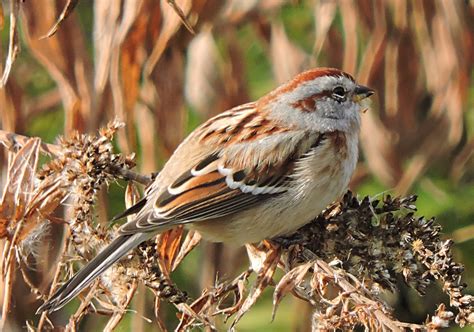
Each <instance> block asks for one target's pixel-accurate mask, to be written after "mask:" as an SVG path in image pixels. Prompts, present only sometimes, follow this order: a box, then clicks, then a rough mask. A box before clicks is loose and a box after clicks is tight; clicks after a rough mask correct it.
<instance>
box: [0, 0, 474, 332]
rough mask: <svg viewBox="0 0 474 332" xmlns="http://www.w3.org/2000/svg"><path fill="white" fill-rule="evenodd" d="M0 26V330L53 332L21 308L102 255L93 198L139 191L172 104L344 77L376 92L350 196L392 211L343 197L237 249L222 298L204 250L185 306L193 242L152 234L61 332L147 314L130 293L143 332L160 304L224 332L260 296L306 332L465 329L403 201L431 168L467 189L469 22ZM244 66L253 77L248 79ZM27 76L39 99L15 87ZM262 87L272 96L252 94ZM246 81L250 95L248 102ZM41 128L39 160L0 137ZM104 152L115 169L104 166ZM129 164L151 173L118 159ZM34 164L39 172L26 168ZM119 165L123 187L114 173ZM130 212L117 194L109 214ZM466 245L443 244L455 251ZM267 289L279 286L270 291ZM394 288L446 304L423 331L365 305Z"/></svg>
mask: <svg viewBox="0 0 474 332" xmlns="http://www.w3.org/2000/svg"><path fill="white" fill-rule="evenodd" d="M3 6H4V7H3ZM87 6H90V5H89V4H87ZM92 12H93V16H92ZM288 13H291V14H292V15H293V17H292V18H290V15H289V14H288ZM88 15H89V16H88ZM298 15H300V16H301V18H300V17H298ZM0 16H1V17H5V18H6V17H9V20H8V21H9V39H8V40H9V44H8V45H7V46H8V48H7V50H6V51H5V52H4V53H2V56H3V58H4V59H5V61H4V65H0V69H1V73H2V75H1V81H0V86H1V88H0V108H1V112H0V121H1V128H2V129H3V130H4V131H2V132H0V140H1V142H2V143H3V145H4V146H5V147H6V148H5V154H4V155H3V156H1V157H0V158H1V160H2V162H3V164H4V169H3V171H4V173H3V180H2V187H3V196H2V199H1V205H0V238H1V239H2V240H3V250H2V262H1V266H0V272H1V277H2V287H1V288H2V294H1V296H2V299H3V300H2V324H3V327H4V328H7V327H8V328H16V327H20V326H24V325H25V322H27V326H28V327H29V328H30V329H38V330H42V329H50V328H53V327H58V323H57V318H58V317H56V316H51V317H48V316H47V315H45V314H43V315H42V316H41V317H40V318H39V319H38V318H37V317H35V316H34V314H33V312H34V310H33V309H34V308H36V307H37V305H38V304H39V303H40V301H35V299H34V298H35V297H36V298H37V299H40V300H44V299H45V298H47V297H48V294H49V293H50V290H53V289H54V288H56V287H57V286H58V285H59V284H60V283H61V282H62V281H64V280H65V279H67V278H68V277H69V276H71V275H72V273H74V272H75V271H77V269H78V268H79V266H80V265H81V264H82V262H84V261H87V260H88V259H90V258H91V257H92V256H93V255H94V254H95V253H96V251H97V250H100V248H102V246H104V245H105V244H106V243H107V242H108V241H110V239H111V238H113V236H114V229H115V227H116V226H110V225H108V224H107V223H106V220H107V219H108V218H109V217H110V216H109V215H108V214H109V211H108V209H107V204H106V199H105V197H106V195H105V194H104V187H106V186H107V185H109V184H110V183H112V182H115V181H116V180H117V179H127V180H133V181H134V182H135V183H136V182H138V183H142V184H146V183H147V182H148V181H149V180H150V179H151V177H149V176H142V175H139V173H142V174H149V173H151V172H153V171H156V170H157V169H159V167H158V165H159V164H160V163H161V161H162V160H164V159H166V157H167V156H169V154H170V153H171V152H172V151H173V149H174V148H175V147H176V145H177V144H178V143H179V142H180V140H181V139H182V138H183V136H184V133H185V130H187V128H186V124H187V123H188V113H187V111H186V108H185V103H186V104H187V105H189V106H190V107H192V108H193V109H194V110H195V111H196V112H197V113H198V114H199V115H200V116H201V117H202V118H206V117H208V116H211V115H213V114H214V113H217V112H219V111H221V110H223V109H225V108H228V107H231V106H233V105H236V104H239V103H243V102H246V101H248V100H249V98H250V97H249V96H250V95H255V94H260V93H263V92H264V91H265V90H267V88H270V87H271V86H274V85H275V84H277V83H280V82H282V81H284V80H286V79H288V78H290V77H292V76H293V75H294V74H295V73H297V72H299V71H301V70H303V69H305V68H308V67H310V66H318V65H326V66H335V67H340V68H343V69H344V70H346V71H348V72H351V73H353V74H354V75H355V76H356V77H358V80H359V81H361V82H363V83H366V84H367V85H369V86H371V87H374V88H375V89H376V90H377V99H376V101H375V102H374V105H373V107H372V110H371V111H369V112H367V113H366V114H364V116H363V128H362V136H361V140H362V142H361V145H362V149H363V154H364V162H363V163H361V164H360V165H359V167H358V171H357V174H356V177H355V179H354V181H353V184H352V188H356V187H357V185H358V184H360V183H362V182H363V181H364V180H365V179H366V178H368V177H369V176H372V175H373V176H375V177H377V179H378V180H379V181H380V182H381V183H383V184H384V185H385V186H387V187H390V188H395V190H394V192H395V193H396V194H397V195H402V196H400V197H399V198H393V197H390V196H389V195H384V196H383V197H381V198H380V199H372V198H364V199H362V200H359V199H357V198H356V197H354V196H353V195H352V194H350V193H348V194H347V195H346V196H345V197H344V199H343V200H342V201H341V202H340V203H338V204H336V205H334V206H332V207H330V208H328V210H327V211H326V212H325V213H323V214H322V215H320V216H318V217H317V218H316V219H315V221H314V222H313V223H311V224H309V225H307V226H305V227H304V228H303V229H301V230H300V231H298V232H297V233H296V234H294V235H292V236H290V237H288V238H284V239H283V238H282V239H277V240H275V241H272V242H266V243H263V244H260V245H258V246H248V247H247V251H248V255H249V257H250V258H251V265H250V267H249V269H248V270H246V271H244V272H240V274H239V272H238V271H235V270H234V271H230V272H233V274H234V275H237V277H235V278H234V279H232V280H224V279H218V280H215V270H217V268H218V267H219V266H221V265H229V264H223V263H222V260H224V258H223V257H227V261H233V260H234V258H235V257H239V256H240V255H241V252H239V251H235V250H232V249H228V248H224V250H221V251H222V252H225V253H226V255H224V254H222V255H220V258H219V256H218V255H216V252H218V251H219V249H216V247H213V246H209V245H207V247H206V248H207V249H206V250H207V253H208V254H209V255H208V256H210V257H217V258H216V259H214V260H210V261H209V262H208V265H206V266H207V267H209V266H210V267H211V268H204V269H203V270H202V271H201V274H202V275H201V278H202V279H203V280H208V281H209V280H211V281H212V285H209V282H207V283H204V285H202V286H203V287H202V289H203V290H202V294H200V295H198V296H194V297H191V296H189V295H187V294H186V293H185V292H184V291H185V289H183V290H181V289H180V288H179V287H177V286H176V284H175V283H174V282H173V280H172V275H171V273H172V272H173V271H174V270H176V268H177V267H178V266H179V265H180V263H181V262H182V260H183V258H184V257H185V256H186V255H187V254H188V253H189V252H190V251H191V250H192V249H193V248H194V247H195V246H196V245H197V244H198V243H199V241H200V237H199V235H198V234H197V233H192V232H191V233H187V232H185V231H184V230H183V229H176V230H173V231H170V232H168V233H165V234H163V235H161V236H159V237H157V238H156V240H155V241H152V242H150V243H146V244H144V245H142V246H141V247H140V248H138V249H137V250H136V251H135V252H134V255H130V257H128V258H127V259H124V260H122V261H121V262H120V264H117V265H116V266H114V267H113V268H112V269H110V270H109V271H108V272H107V273H106V274H105V275H104V276H103V277H102V278H101V279H100V280H99V281H98V282H96V283H95V284H94V285H93V286H92V287H91V288H90V290H89V291H88V292H86V293H85V294H83V296H82V297H81V304H80V305H79V307H78V308H77V309H76V311H75V312H73V313H72V314H71V315H70V317H69V318H68V322H67V328H68V329H70V330H75V329H77V328H78V327H79V324H80V323H81V322H83V321H86V323H87V322H90V319H85V318H90V317H91V316H94V315H93V314H94V313H98V314H100V315H107V316H109V318H108V320H107V323H106V324H107V325H106V329H107V330H111V329H113V328H114V327H116V326H117V325H118V324H119V323H120V321H121V320H122V318H123V317H124V315H125V314H126V313H127V312H128V309H127V308H128V307H129V306H130V302H131V300H132V298H135V299H136V302H137V303H148V302H149V301H148V300H147V299H146V298H145V296H144V295H143V294H144V292H137V289H139V288H140V287H141V286H140V285H142V284H143V285H145V286H146V287H147V288H148V289H150V290H151V291H152V292H153V294H154V295H155V300H154V314H155V317H156V319H154V321H155V322H156V323H157V324H159V326H160V327H161V328H162V329H166V327H167V326H168V324H169V320H170V319H169V318H168V320H167V321H165V320H164V318H163V317H164V316H163V315H162V314H160V312H163V310H162V306H161V304H162V302H163V301H165V302H168V303H171V304H172V305H173V306H175V307H176V310H177V311H178V312H179V314H178V318H177V319H171V321H173V322H174V326H173V327H176V328H177V329H178V330H186V329H189V328H191V327H195V326H201V327H202V326H207V327H209V328H211V329H221V328H222V327H223V325H222V321H221V320H219V319H218V317H224V320H230V322H229V323H228V325H226V326H227V327H229V326H232V327H233V326H235V324H237V323H238V322H239V320H240V319H241V318H242V317H243V315H245V314H246V313H248V312H249V310H251V308H252V306H253V305H254V304H255V302H256V301H257V299H258V298H259V297H260V296H261V295H262V293H263V291H264V290H265V289H266V288H273V287H274V289H273V292H274V297H273V304H274V308H275V309H274V311H275V312H274V313H276V314H278V315H282V314H283V313H282V312H277V311H276V309H277V307H278V305H279V304H280V301H281V299H282V297H284V296H285V295H287V294H289V293H291V294H293V295H294V296H296V297H299V298H301V299H303V300H305V301H306V302H308V303H309V305H310V306H311V313H312V314H311V315H312V319H309V317H308V319H307V320H308V321H311V322H312V328H313V329H314V330H323V331H324V330H331V329H342V330H346V329H349V328H352V327H354V326H355V325H365V326H366V327H368V328H370V329H373V330H380V329H387V330H394V331H396V330H404V329H414V330H437V329H441V328H443V327H445V326H448V325H449V324H453V323H455V324H458V325H460V326H464V325H466V324H468V323H472V322H473V320H474V314H473V298H472V296H470V295H466V294H465V293H464V290H465V287H466V286H465V285H464V284H463V283H462V281H461V273H462V270H463V269H462V267H461V266H460V265H459V264H457V263H455V262H454V261H453V257H452V252H451V248H452V245H453V242H452V241H450V240H447V239H443V238H442V237H441V236H440V226H439V225H438V223H437V222H436V221H435V220H432V219H425V218H423V217H419V216H416V214H415V203H416V202H415V200H416V199H415V197H414V196H405V195H406V193H407V192H409V191H410V189H411V188H412V187H413V185H414V183H415V182H416V181H419V180H420V179H422V178H423V175H424V174H425V172H426V171H427V170H429V169H430V168H436V167H437V168H441V169H443V170H444V172H445V174H447V177H449V180H450V181H452V182H453V183H459V182H462V180H463V179H470V178H471V177H472V175H473V172H472V169H473V168H472V166H473V165H474V162H473V158H472V155H473V151H474V135H473V133H472V129H471V131H469V130H470V129H469V127H468V125H467V119H468V116H467V114H466V113H467V112H466V110H467V109H468V107H469V106H468V105H469V100H468V98H469V93H470V91H471V90H472V80H473V78H472V72H473V66H474V60H473V59H474V46H473V45H474V34H473V31H474V6H473V5H472V3H469V2H463V1H414V2H410V1H407V2H404V1H371V0H361V1H358V2H351V1H339V2H338V1H314V2H313V1H290V2H288V3H287V2H285V1H278V0H277V1H275V0H263V1H240V0H236V1H231V0H229V1H221V0H198V1H184V0H183V1H171V0H162V1H155V0H143V1H139V2H137V1H136V0H125V1H107V0H103V1H102V0H101V1H95V2H94V4H93V7H92V9H91V8H90V7H88V8H85V7H84V6H82V4H81V3H80V2H79V1H77V0H63V1H57V2H56V3H55V2H53V1H20V0H10V1H6V2H3V4H2V5H0ZM295 22H296V23H295ZM305 22H306V23H307V22H309V24H308V25H305V24H306V23H305ZM20 26H21V28H22V33H23V36H24V40H23V42H24V45H25V47H24V49H23V50H22V52H25V54H28V55H29V56H30V57H31V58H32V59H34V61H32V60H24V59H23V60H22V61H19V59H18V54H19V50H20V47H19V46H20V40H19V38H20V36H19V33H18V31H19V27H20ZM0 27H1V28H3V29H4V28H5V27H4V22H3V21H2V22H1V23H0ZM308 29H309V30H310V31H308ZM90 49H92V50H93V52H89V51H88V50H90ZM3 51H4V50H3V49H2V52H3ZM255 53H257V54H255ZM92 54H93V55H92ZM185 59H186V61H185ZM266 59H269V60H266ZM15 60H16V62H15ZM35 61H36V62H35ZM247 61H254V62H256V61H260V62H262V63H263V66H264V70H258V68H257V69H256V67H253V66H254V65H252V64H249V63H247ZM39 68H41V70H42V71H44V74H43V75H44V76H47V77H48V79H49V80H51V83H50V84H51V85H52V86H53V85H54V86H56V87H57V88H50V89H44V88H39V89H38V88H37V86H35V85H34V84H32V83H31V81H34V80H35V78H33V79H32V78H31V77H32V73H34V72H37V71H39V70H40V69H39ZM245 72H247V75H245V74H244V73H245ZM263 72H266V74H263ZM270 72H272V73H273V78H274V81H275V83H270V81H271V79H270V77H268V76H267V77H265V78H262V77H261V76H262V75H269V73H270ZM255 73H257V74H255ZM258 75H260V76H258ZM39 78H40V79H41V76H40V77H39ZM36 79H38V76H36ZM43 80H44V79H43ZM252 80H255V81H256V82H258V84H260V85H263V86H264V87H265V89H263V88H260V90H261V91H260V90H258V91H257V92H256V91H254V90H255V86H254V87H252ZM32 86H33V88H32ZM35 89H36V90H38V91H36V90H35ZM252 89H253V90H252ZM31 90H35V91H36V92H34V93H32V92H31ZM471 95H472V91H471ZM471 104H472V101H471ZM471 106H472V105H471ZM58 109H60V111H58ZM51 112H54V114H56V115H57V114H58V113H59V112H61V113H63V114H64V128H63V132H64V133H65V135H64V137H63V138H61V139H60V140H58V141H57V143H56V144H54V145H48V144H45V143H43V142H42V141H41V140H40V139H37V138H31V139H29V138H26V137H24V136H20V135H16V134H12V133H23V132H25V131H26V130H27V129H28V128H27V124H30V123H32V122H33V121H34V120H37V119H39V118H41V117H42V116H44V115H47V114H48V113H51ZM114 118H118V119H120V121H123V123H124V124H125V126H124V128H123V129H121V130H118V129H119V127H122V125H123V123H122V122H111V123H110V124H109V125H108V126H107V127H105V128H104V129H101V130H100V131H99V133H98V134H96V131H97V129H98V128H99V127H100V126H101V125H103V124H104V123H106V122H107V121H110V120H111V119H114ZM86 133H92V134H86ZM115 134H116V135H117V142H116V145H117V147H118V148H119V150H120V151H121V152H122V154H118V153H115V152H114V149H113V148H112V147H113V145H112V137H113V136H114V135H115ZM136 151H150V153H140V154H138V157H135V156H134V155H133V152H136ZM152 152H153V153H152ZM41 153H45V154H47V155H49V158H50V159H49V161H46V162H39V160H43V159H40V154H41ZM158 160H159V162H158ZM446 160H449V161H450V162H449V163H445V162H440V161H446ZM135 163H136V164H137V165H138V166H139V167H140V170H139V171H136V172H135V171H134V172H131V171H130V169H131V168H132V167H134V166H135ZM40 164H41V167H40ZM138 197H139V194H138V191H137V188H136V187H135V184H133V182H130V183H129V185H128V186H127V190H126V193H125V201H126V204H127V205H131V204H132V203H133V202H134V201H136V200H137V199H138ZM397 197H398V196H397ZM403 197H404V198H403ZM61 229H64V230H63V231H61ZM470 229H471V228H469V226H467V227H466V229H465V230H463V229H458V230H457V232H458V233H457V234H464V235H463V236H462V238H463V241H466V240H469V239H471V240H472V238H474V236H473V235H472V234H473V232H472V231H470ZM466 234H467V235H466ZM469 234H471V235H469ZM58 247H59V248H58ZM52 248H53V249H52ZM228 257H234V258H232V259H229V258H228ZM234 265H236V266H237V264H234ZM276 270H282V271H283V272H284V276H283V277H282V278H275V277H274V274H275V271H276ZM229 274H232V273H229ZM196 279H197V277H196ZM399 279H403V280H404V281H405V282H406V283H407V284H408V285H409V286H410V287H411V288H413V289H415V290H416V291H417V292H418V293H420V294H424V293H426V292H429V290H430V289H429V288H427V287H428V285H429V284H431V283H432V282H433V281H434V280H438V281H439V283H441V285H442V289H443V292H444V293H446V294H447V296H448V297H449V303H448V304H440V305H439V306H438V308H437V310H436V312H434V313H433V314H432V315H431V316H430V317H428V318H427V319H426V321H425V322H424V323H423V324H421V323H420V324H411V323H404V322H401V321H400V320H399V319H397V318H396V317H397V313H396V312H394V311H393V310H392V309H391V308H390V305H389V304H387V303H386V302H385V301H384V300H383V298H384V295H385V294H386V293H387V291H390V292H397V286H398V285H399V284H397V280H399ZM21 280H24V283H23V282H21ZM249 280H254V281H252V282H250V281H249ZM25 284H26V285H27V287H25ZM23 295H25V296H23ZM32 304H33V305H32ZM30 307H31V310H19V309H18V308H30ZM137 307H139V305H137ZM143 307H144V306H143ZM149 307H151V305H150V306H149ZM143 312H145V311H143ZM292 314H293V313H292ZM132 321H133V324H134V326H135V327H136V329H137V330H139V329H140V328H139V326H140V324H144V323H143V322H144V320H143V319H142V318H141V316H140V315H139V314H137V315H134V318H133V319H132ZM303 325H304V324H303ZM168 328H169V326H168Z"/></svg>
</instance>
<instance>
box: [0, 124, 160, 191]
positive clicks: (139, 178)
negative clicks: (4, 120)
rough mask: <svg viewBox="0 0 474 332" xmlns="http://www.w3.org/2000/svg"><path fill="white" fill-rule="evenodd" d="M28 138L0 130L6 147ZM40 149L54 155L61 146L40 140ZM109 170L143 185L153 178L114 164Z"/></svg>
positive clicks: (0, 140) (9, 147)
mask: <svg viewBox="0 0 474 332" xmlns="http://www.w3.org/2000/svg"><path fill="white" fill-rule="evenodd" d="M29 139H30V137H28V136H23V135H19V134H15V133H11V132H8V131H5V130H0V143H1V144H3V145H4V146H5V147H6V148H7V149H15V148H16V147H17V146H23V145H25V144H26V142H27V141H28V140H29ZM40 149H41V151H42V152H44V153H46V154H48V155H52V156H56V157H57V156H59V155H60V154H61V153H62V148H61V147H60V146H59V145H56V144H49V143H44V142H41V146H40ZM109 172H110V173H111V174H116V175H118V177H120V178H123V179H125V180H132V181H134V182H137V183H140V184H143V185H148V184H149V183H150V182H151V181H152V179H153V177H152V176H147V175H141V174H138V173H136V172H132V171H130V170H128V169H125V168H120V167H116V166H115V165H110V166H109Z"/></svg>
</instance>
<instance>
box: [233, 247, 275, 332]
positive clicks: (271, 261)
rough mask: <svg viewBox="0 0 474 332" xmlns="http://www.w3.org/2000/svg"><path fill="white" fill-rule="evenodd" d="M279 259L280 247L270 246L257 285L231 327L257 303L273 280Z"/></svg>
mask: <svg viewBox="0 0 474 332" xmlns="http://www.w3.org/2000/svg"><path fill="white" fill-rule="evenodd" d="M279 261H280V250H279V249H278V248H270V249H269V250H268V251H267V252H265V260H264V261H263V263H262V264H261V268H260V270H258V274H257V280H255V285H254V286H253V289H252V291H251V293H250V294H249V295H248V296H247V298H246V299H245V301H244V303H243V304H242V306H241V307H240V309H239V311H238V312H237V315H236V316H235V318H234V321H233V322H232V325H231V329H233V328H234V327H235V325H236V324H237V323H238V322H239V320H240V319H241V318H242V317H243V315H245V313H246V312H247V311H248V310H249V309H250V308H251V307H252V306H253V305H254V304H255V302H256V301H257V299H258V298H259V297H260V295H261V294H262V292H263V290H264V289H265V288H266V287H267V286H268V285H269V284H271V283H272V282H273V274H274V273H275V269H276V267H277V265H278V262H279Z"/></svg>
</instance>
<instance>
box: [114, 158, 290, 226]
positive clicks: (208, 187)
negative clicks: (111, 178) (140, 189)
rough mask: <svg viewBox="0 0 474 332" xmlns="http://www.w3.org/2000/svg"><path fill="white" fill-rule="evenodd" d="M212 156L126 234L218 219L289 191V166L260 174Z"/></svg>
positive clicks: (188, 174)
mask: <svg viewBox="0 0 474 332" xmlns="http://www.w3.org/2000/svg"><path fill="white" fill-rule="evenodd" d="M219 161H220V159H219V158H218V157H217V156H216V155H211V156H209V157H207V158H205V159H204V160H203V161H201V162H200V163H199V164H197V165H196V166H195V167H194V168H193V169H191V170H190V171H188V172H185V173H184V174H183V175H181V176H180V177H179V178H178V179H177V180H176V181H175V182H174V183H173V184H172V185H170V186H169V187H168V188H167V190H165V191H164V192H163V193H161V194H160V195H159V196H158V198H157V199H156V200H155V201H154V206H153V210H152V211H150V212H149V213H148V214H147V215H146V216H145V215H142V217H141V218H137V221H136V222H133V223H127V224H125V225H124V226H122V228H121V232H122V233H125V234H129V233H134V232H137V231H152V230H154V229H159V228H161V227H163V226H171V225H177V224H185V223H190V222H196V221H200V220H208V219H214V218H218V217H223V216H226V215H230V214H233V213H236V212H238V211H242V210H245V209H248V208H250V207H252V206H253V205H255V204H258V203H261V202H262V201H264V200H266V199H268V198H270V197H273V196H276V195H278V194H281V193H283V192H284V191H286V187H285V183H286V182H287V181H288V180H289V178H288V177H287V174H288V172H289V171H290V170H289V169H285V168H283V167H280V168H279V169H278V172H272V173H269V172H268V171H265V172H261V173H258V172H257V170H256V169H252V170H237V171H234V170H232V169H230V168H225V167H222V166H219Z"/></svg>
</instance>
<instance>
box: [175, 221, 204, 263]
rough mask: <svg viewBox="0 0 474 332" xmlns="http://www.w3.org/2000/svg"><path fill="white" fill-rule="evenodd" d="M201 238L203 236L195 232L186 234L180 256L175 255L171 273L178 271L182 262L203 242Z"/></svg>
mask: <svg viewBox="0 0 474 332" xmlns="http://www.w3.org/2000/svg"><path fill="white" fill-rule="evenodd" d="M201 238H202V237H201V234H199V232H196V231H193V230H191V231H189V232H188V234H186V237H185V238H184V241H183V243H182V244H181V247H180V248H179V252H178V254H177V255H175V258H174V260H173V266H172V269H171V271H174V270H176V268H177V267H178V265H179V264H180V263H181V261H182V260H183V259H184V258H185V257H186V256H187V255H188V254H189V253H190V252H191V250H193V249H194V248H195V247H196V246H197V245H198V244H199V242H201Z"/></svg>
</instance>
